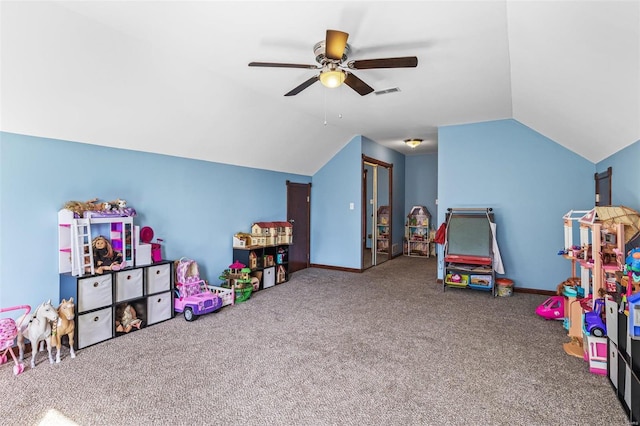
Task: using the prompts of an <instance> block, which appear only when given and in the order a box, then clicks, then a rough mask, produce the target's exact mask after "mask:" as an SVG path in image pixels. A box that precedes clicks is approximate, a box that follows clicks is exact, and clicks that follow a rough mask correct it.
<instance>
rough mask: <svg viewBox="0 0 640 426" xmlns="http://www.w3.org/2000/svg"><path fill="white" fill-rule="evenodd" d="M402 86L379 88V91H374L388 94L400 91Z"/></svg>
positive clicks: (377, 93)
mask: <svg viewBox="0 0 640 426" xmlns="http://www.w3.org/2000/svg"><path fill="white" fill-rule="evenodd" d="M399 91H400V88H399V87H392V88H391V89H385V90H378V91H377V92H374V93H375V94H376V95H387V94H389V93H394V92H399Z"/></svg>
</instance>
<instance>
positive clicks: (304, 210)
mask: <svg viewBox="0 0 640 426" xmlns="http://www.w3.org/2000/svg"><path fill="white" fill-rule="evenodd" d="M287 221H289V223H291V224H292V225H293V244H292V245H291V246H290V247H289V273H293V272H296V271H299V270H301V269H305V268H308V267H309V262H310V259H311V257H310V240H311V237H310V234H311V226H310V224H311V184H310V183H294V182H290V181H287Z"/></svg>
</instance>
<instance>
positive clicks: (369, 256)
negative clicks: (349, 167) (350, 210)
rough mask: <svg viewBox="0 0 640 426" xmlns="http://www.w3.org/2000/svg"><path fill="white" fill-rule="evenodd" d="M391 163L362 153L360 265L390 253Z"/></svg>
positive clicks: (369, 264) (388, 256) (366, 265)
mask: <svg viewBox="0 0 640 426" xmlns="http://www.w3.org/2000/svg"><path fill="white" fill-rule="evenodd" d="M392 187H393V164H389V163H385V162H384V161H380V160H376V159H375V158H371V157H367V156H365V155H363V156H362V263H361V265H362V269H363V270H364V269H368V268H370V267H372V266H376V265H379V264H380V263H382V262H385V261H387V260H389V259H391V256H392V247H393V243H392V238H391V237H392V235H393V232H392V223H393V221H392V205H393V203H392V199H393V198H392V190H391V188H392Z"/></svg>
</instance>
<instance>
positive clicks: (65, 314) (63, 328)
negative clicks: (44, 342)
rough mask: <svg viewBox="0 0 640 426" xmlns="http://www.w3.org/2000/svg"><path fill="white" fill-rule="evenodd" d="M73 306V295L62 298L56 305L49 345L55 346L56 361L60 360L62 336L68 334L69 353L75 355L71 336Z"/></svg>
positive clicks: (74, 326)
mask: <svg viewBox="0 0 640 426" xmlns="http://www.w3.org/2000/svg"><path fill="white" fill-rule="evenodd" d="M75 307H76V305H75V304H74V303H73V297H72V298H70V299H69V300H65V299H62V302H60V306H58V322H57V323H56V326H55V327H54V328H53V329H52V331H51V346H55V347H56V350H57V351H56V363H59V362H60V347H61V346H62V336H65V335H67V336H69V353H70V355H71V358H75V357H76V353H75V352H74V351H73V337H74V335H75V330H76V322H75V320H74V317H75Z"/></svg>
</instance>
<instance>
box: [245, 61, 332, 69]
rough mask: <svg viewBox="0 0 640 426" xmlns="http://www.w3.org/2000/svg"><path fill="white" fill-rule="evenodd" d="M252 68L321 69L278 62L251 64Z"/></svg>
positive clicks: (313, 66)
mask: <svg viewBox="0 0 640 426" xmlns="http://www.w3.org/2000/svg"><path fill="white" fill-rule="evenodd" d="M249 66H250V67H271V68H305V69H310V70H317V69H320V67H319V66H317V65H305V64H281V63H278V62H249Z"/></svg>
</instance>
